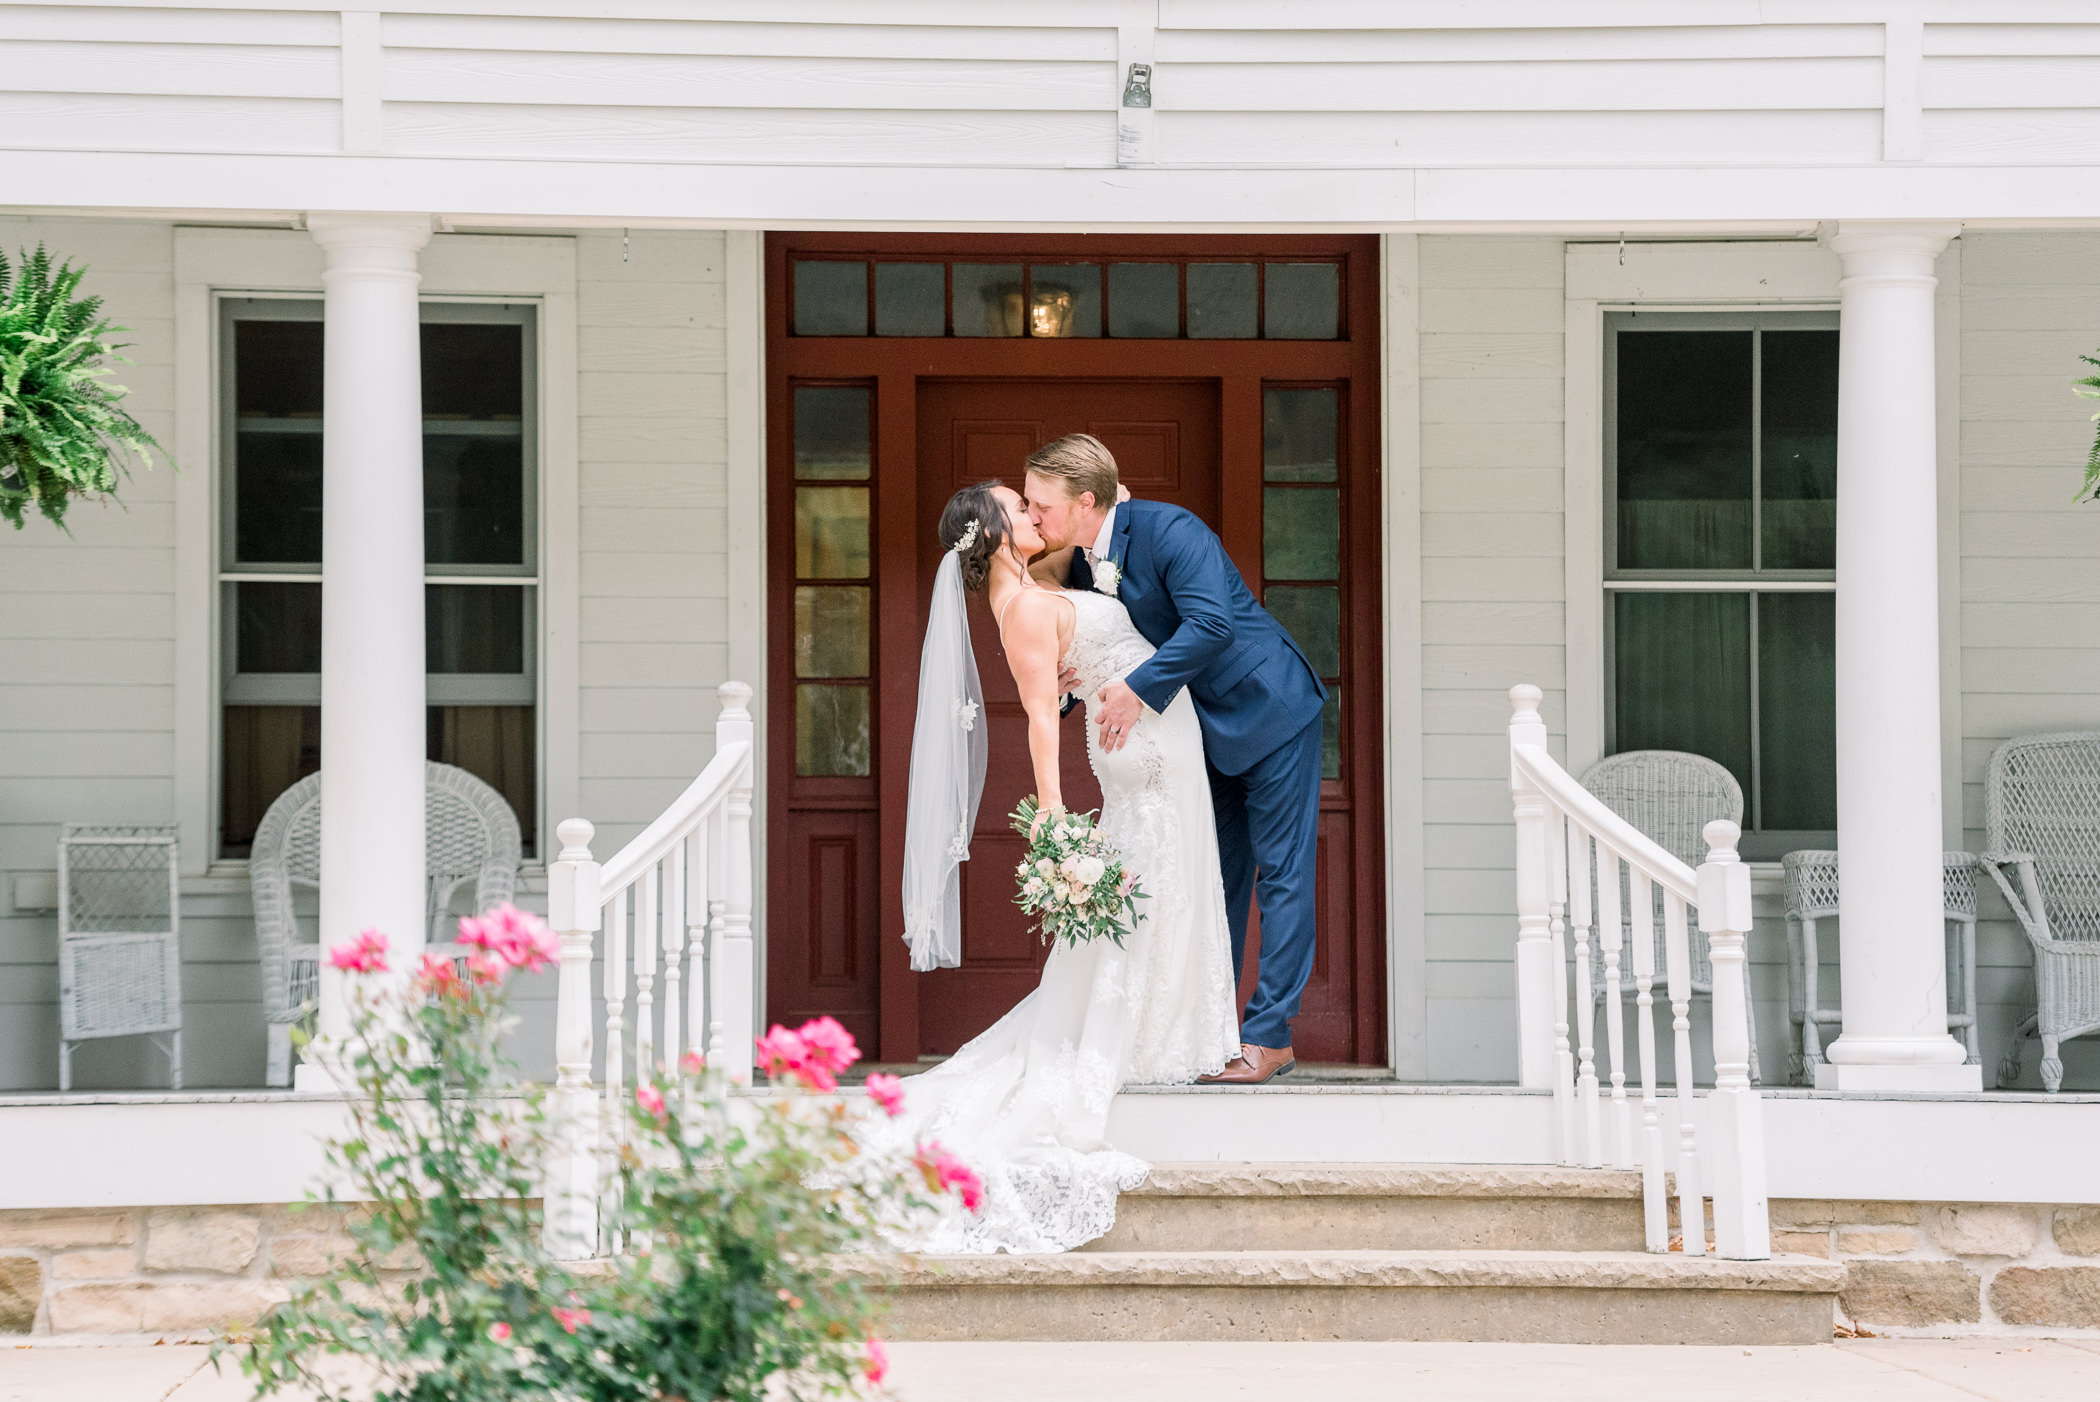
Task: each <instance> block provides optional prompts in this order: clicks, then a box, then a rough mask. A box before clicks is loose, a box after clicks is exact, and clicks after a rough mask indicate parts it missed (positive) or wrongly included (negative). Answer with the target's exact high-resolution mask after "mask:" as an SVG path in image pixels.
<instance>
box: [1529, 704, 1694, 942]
mask: <svg viewBox="0 0 2100 1402" xmlns="http://www.w3.org/2000/svg"><path fill="white" fill-rule="evenodd" d="M1509 755H1510V761H1511V763H1512V764H1513V765H1514V766H1516V767H1517V768H1519V769H1521V770H1522V772H1523V775H1524V777H1525V778H1527V779H1529V780H1531V782H1532V783H1533V784H1535V785H1537V786H1538V788H1539V790H1540V791H1541V792H1543V793H1544V794H1545V795H1546V798H1547V799H1548V800H1549V801H1550V802H1551V803H1552V804H1553V806H1554V807H1556V808H1558V809H1560V811H1561V812H1562V813H1565V814H1566V815H1567V816H1568V817H1570V818H1572V819H1574V820H1575V821H1576V822H1578V823H1580V824H1581V825H1582V826H1583V827H1584V828H1587V829H1588V830H1589V832H1590V835H1591V836H1593V837H1595V838H1597V839H1598V840H1600V841H1602V842H1603V843H1604V844H1605V845H1606V846H1608V847H1610V848H1611V849H1612V850H1613V851H1614V852H1617V853H1618V854H1619V855H1620V856H1622V857H1624V858H1626V860H1627V861H1628V862H1630V863H1631V864H1632V865H1634V866H1636V867H1639V868H1640V869H1641V870H1642V872H1643V873H1644V874H1645V875H1646V876H1647V877H1648V878H1649V879H1650V880H1652V881H1659V882H1660V883H1661V884H1662V886H1663V888H1664V889H1665V890H1667V891H1669V892H1670V893H1672V894H1673V895H1675V896H1676V897H1677V898H1678V899H1679V900H1682V901H1684V902H1686V903H1687V904H1689V905H1693V906H1696V905H1698V904H1699V874H1698V873H1697V872H1695V871H1693V870H1692V869H1691V868H1690V867H1688V866H1686V865H1685V864H1684V863H1683V862H1682V861H1681V860H1679V859H1678V857H1677V855H1676V854H1675V853H1673V852H1671V851H1670V850H1669V849H1668V848H1666V847H1664V846H1663V845H1662V844H1661V843H1659V842H1657V841H1656V840H1655V839H1654V838H1652V837H1650V836H1648V834H1646V833H1644V832H1642V831H1641V830H1640V829H1639V828H1637V827H1635V826H1634V825H1633V824H1631V823H1629V822H1627V821H1626V820H1625V819H1624V818H1622V817H1620V816H1619V815H1618V814H1617V813H1614V812H1613V811H1612V810H1611V809H1610V808H1609V807H1608V806H1606V804H1605V802H1604V800H1603V799H1601V798H1599V797H1597V795H1595V794H1593V793H1591V792H1590V791H1589V790H1588V789H1586V788H1584V787H1583V786H1582V782H1581V781H1580V780H1579V779H1577V778H1576V777H1575V776H1574V775H1572V774H1570V773H1569V772H1568V771H1567V770H1565V769H1563V768H1561V767H1560V765H1559V764H1558V763H1557V762H1556V761H1555V760H1554V758H1553V756H1552V754H1550V753H1549V752H1548V751H1546V750H1543V749H1540V748H1539V747H1537V746H1535V745H1523V744H1512V745H1511V746H1510V748H1509Z"/></svg>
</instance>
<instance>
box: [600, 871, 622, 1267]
mask: <svg viewBox="0 0 2100 1402" xmlns="http://www.w3.org/2000/svg"><path fill="white" fill-rule="evenodd" d="M601 870H602V869H601ZM626 1055H627V892H626V891H624V890H622V891H618V892H616V893H614V895H613V897H612V899H611V900H609V901H607V902H606V903H605V1123H606V1130H607V1132H606V1135H605V1138H604V1140H603V1141H602V1142H603V1145H604V1153H603V1155H602V1156H601V1158H600V1166H599V1170H598V1182H599V1185H600V1189H601V1198H602V1204H603V1205H602V1206H601V1207H600V1209H599V1210H600V1212H601V1213H602V1214H603V1215H602V1217H601V1218H600V1220H601V1221H605V1222H613V1221H617V1220H618V1208H619V1204H620V1175H619V1164H620V1149H621V1147H622V1146H623V1145H625V1144H626V1143H627V1097H626V1095H625V1093H624V1090H625V1085H626V1077H625V1074H624V1072H625V1067H626V1061H625V1058H626ZM621 1244H622V1243H621V1242H620V1240H619V1238H618V1234H617V1231H613V1230H609V1231H607V1232H606V1234H605V1249H606V1250H607V1251H617V1250H619V1249H620V1246H621Z"/></svg>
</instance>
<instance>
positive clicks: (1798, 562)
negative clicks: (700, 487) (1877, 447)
mask: <svg viewBox="0 0 2100 1402" xmlns="http://www.w3.org/2000/svg"><path fill="white" fill-rule="evenodd" d="M1764 355H1765V363H1764V384H1763V387H1762V388H1763V391H1764V393H1763V396H1762V397H1763V400H1764V403H1763V405H1762V409H1761V411H1762V413H1763V416H1764V417H1763V421H1762V423H1761V424H1760V428H1761V430H1762V435H1761V437H1762V442H1761V445H1760V447H1761V453H1762V457H1763V462H1762V464H1761V466H1762V468H1763V481H1764V494H1765V500H1764V513H1763V514H1764V522H1763V524H1764V560H1763V562H1762V563H1763V565H1764V567H1765V568H1766V569H1768V570H1828V569H1835V568H1837V420H1838V403H1837V384H1838V371H1837V363H1838V333H1837V332H1835V331H1767V332H1765V333H1764Z"/></svg>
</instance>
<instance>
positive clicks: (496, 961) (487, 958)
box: [467, 951, 510, 983]
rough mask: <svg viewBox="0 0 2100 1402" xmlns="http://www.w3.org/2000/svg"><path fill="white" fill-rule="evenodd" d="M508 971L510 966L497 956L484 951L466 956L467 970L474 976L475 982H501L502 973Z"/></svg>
mask: <svg viewBox="0 0 2100 1402" xmlns="http://www.w3.org/2000/svg"><path fill="white" fill-rule="evenodd" d="M509 971H510V966H509V965H507V964H505V963H504V962H503V960H502V959H501V958H500V957H499V956H497V955H494V954H490V953H487V952H486V951H484V952H483V953H480V954H469V955H468V956H467V972H468V973H469V974H472V975H473V976H474V982H476V983H501V982H503V976H504V974H506V973H508V972H509Z"/></svg>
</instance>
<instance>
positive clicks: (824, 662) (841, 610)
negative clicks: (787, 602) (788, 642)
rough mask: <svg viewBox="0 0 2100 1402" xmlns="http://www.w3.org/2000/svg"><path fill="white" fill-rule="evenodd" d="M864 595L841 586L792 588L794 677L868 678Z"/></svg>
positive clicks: (866, 599)
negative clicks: (793, 597) (793, 590)
mask: <svg viewBox="0 0 2100 1402" xmlns="http://www.w3.org/2000/svg"><path fill="white" fill-rule="evenodd" d="M868 632H869V618H868V591H867V590H865V589H855V588H852V587H850V586H845V585H835V584H834V585H813V584H802V585H797V586H796V588H795V675H796V676H798V677H865V676H866V675H867V674H868Z"/></svg>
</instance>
